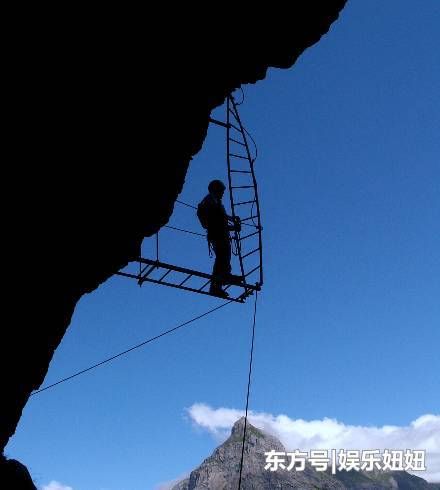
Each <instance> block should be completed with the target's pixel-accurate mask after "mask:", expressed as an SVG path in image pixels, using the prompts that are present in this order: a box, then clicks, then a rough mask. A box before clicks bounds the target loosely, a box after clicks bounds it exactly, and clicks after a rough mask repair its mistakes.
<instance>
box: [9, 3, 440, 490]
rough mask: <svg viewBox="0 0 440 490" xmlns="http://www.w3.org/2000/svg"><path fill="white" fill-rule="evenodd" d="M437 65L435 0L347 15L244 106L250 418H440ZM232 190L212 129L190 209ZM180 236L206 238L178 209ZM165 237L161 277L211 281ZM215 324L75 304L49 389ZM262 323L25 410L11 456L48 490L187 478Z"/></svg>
mask: <svg viewBox="0 0 440 490" xmlns="http://www.w3.org/2000/svg"><path fill="white" fill-rule="evenodd" d="M439 46H440V2H439V1H438V0H423V1H415V0H413V1H410V0H388V1H386V2H384V1H382V0H368V1H365V0H351V1H349V2H348V5H347V7H346V8H345V10H344V11H343V12H342V14H341V17H340V19H339V20H338V21H337V22H336V23H335V24H333V26H332V27H331V29H330V32H329V33H328V34H327V35H326V36H324V37H323V38H322V39H321V41H320V42H319V43H318V44H316V45H315V46H313V47H312V48H310V49H308V50H307V51H306V52H305V53H304V54H303V55H302V56H301V57H300V59H299V60H298V61H297V63H296V64H295V66H294V68H293V69H291V70H288V71H285V70H270V71H269V72H268V76H267V79H266V80H264V81H262V82H259V83H258V84H256V85H254V86H246V87H244V89H245V93H246V101H245V104H244V105H243V106H242V109H241V115H242V118H243V120H244V121H245V123H246V125H247V127H248V129H249V130H250V131H251V132H252V134H253V136H254V138H255V139H256V141H257V142H258V146H259V158H258V160H257V164H256V165H257V167H256V169H257V177H258V179H259V183H260V192H261V196H260V197H261V206H262V219H263V224H264V247H265V249H264V252H265V253H264V261H265V285H264V290H263V292H262V294H261V295H260V298H259V306H258V317H257V337H256V347H255V360H254V361H255V364H254V373H253V384H252V392H251V400H250V405H251V408H252V410H253V411H254V412H255V413H261V412H264V413H266V414H271V415H273V416H274V417H276V416H278V415H280V414H285V415H287V416H288V417H289V419H291V420H296V419H304V420H305V421H311V420H324V419H325V418H326V417H328V418H332V419H337V420H338V421H339V422H340V423H341V424H345V425H346V426H352V425H353V426H362V427H372V426H378V427H381V426H383V425H395V426H399V427H408V426H410V424H411V422H412V421H414V420H416V419H418V418H419V417H421V416H422V415H425V414H434V415H435V414H437V415H438V414H439V412H440V410H439V407H440V389H439V374H438V373H440V356H439V345H440V334H439V329H440V229H439V223H440V192H439V191H440V138H439V132H440V131H439V130H440V94H439V87H440V54H439V53H440V50H439ZM223 114H224V111H223V109H218V110H216V111H215V113H214V114H213V116H214V117H217V118H219V119H220V118H221V119H223V117H224V115H223ZM224 171H225V162H224V133H223V130H222V129H220V128H218V127H212V128H211V129H210V132H209V136H208V138H207V140H206V144H205V146H204V148H203V150H202V151H201V153H200V154H199V155H198V156H197V157H196V158H195V159H194V161H193V163H192V165H191V168H190V170H189V172H188V174H187V179H186V184H185V188H184V191H183V193H182V195H181V199H182V200H183V201H188V202H191V203H197V202H198V201H199V200H200V199H201V198H202V197H203V196H204V194H205V189H206V185H207V183H208V182H209V180H211V179H212V178H216V177H218V176H220V177H222V176H223V175H224ZM146 212H148V210H146ZM170 223H172V224H175V225H176V226H184V227H186V228H190V229H198V227H199V225H198V223H197V220H196V218H195V216H194V212H193V211H192V210H190V209H188V208H183V207H181V206H176V208H175V213H174V215H173V217H172V218H171V221H170ZM199 231H200V230H199ZM161 235H162V238H161V245H162V246H161V248H162V250H163V256H162V258H163V259H164V260H165V259H166V260H170V261H173V262H175V263H177V264H181V265H187V266H192V265H194V266H198V267H199V266H200V267H202V268H203V270H206V271H209V270H210V267H211V262H210V259H209V257H208V256H207V248H206V244H205V243H204V242H203V240H200V239H199V238H193V237H188V236H180V235H174V234H170V232H168V231H167V232H163V233H162V234H161ZM148 250H149V245H148V244H147V243H145V246H144V252H145V254H146V255H148ZM217 304H220V300H216V299H213V298H209V297H205V296H198V295H195V294H191V293H187V292H184V291H178V290H175V289H171V288H166V287H162V286H154V285H148V284H147V285H145V286H144V287H142V288H139V287H138V286H137V285H136V283H135V282H134V281H133V282H131V281H130V280H128V279H123V278H120V277H115V278H112V279H111V280H109V281H108V282H107V283H106V284H104V285H103V286H102V287H100V288H99V290H97V291H95V292H94V293H93V294H90V295H87V296H85V297H84V298H83V299H82V300H81V302H80V303H79V305H78V307H77V309H76V312H75V315H74V318H73V321H72V325H71V327H70V328H69V331H68V333H67V334H66V336H65V337H64V339H63V341H62V344H61V346H60V347H59V349H58V350H57V352H56V354H55V356H54V359H53V361H52V363H51V366H50V370H49V373H48V375H47V379H46V383H47V384H49V383H51V382H53V381H56V380H57V379H59V378H60V377H63V376H66V375H69V374H71V373H72V372H74V371H76V370H79V369H82V368H84V367H87V366H88V365H89V364H93V363H94V362H97V361H99V360H101V359H103V358H105V357H107V356H109V355H112V354H113V353H115V352H118V351H119V350H123V349H124V348H126V347H129V346H131V345H132V344H136V343H138V342H140V341H142V340H143V339H145V338H148V337H150V336H152V335H155V334H157V333H159V332H161V331H162V330H165V329H167V328H170V327H173V326H174V325H176V324H178V323H180V322H181V321H184V320H187V319H189V318H191V317H193V316H195V315H196V314H199V313H202V312H204V311H205V310H207V309H209V308H210V307H212V306H215V305H217ZM252 307H253V303H252V301H248V303H247V304H246V305H236V304H233V305H229V306H227V307H225V308H224V309H222V310H220V311H219V312H217V313H215V314H214V315H212V316H209V317H208V318H206V319H203V320H201V321H200V322H199V323H197V324H194V325H192V326H191V327H188V328H187V329H184V330H180V331H178V332H176V333H175V334H173V335H170V336H167V337H165V338H163V339H161V340H159V341H157V342H155V343H153V344H150V345H148V346H147V347H145V348H144V349H143V350H140V351H136V352H133V353H131V354H130V355H128V356H126V357H124V358H122V359H119V360H117V361H115V362H114V363H112V364H109V365H106V366H104V367H102V368H100V369H98V370H96V371H94V372H92V373H88V374H86V375H84V376H82V377H79V378H76V379H75V380H72V381H71V382H69V383H65V384H63V385H60V386H58V387H56V388H54V389H53V390H48V391H47V392H44V393H42V394H40V395H37V396H35V397H33V398H31V399H30V401H29V403H28V405H27V407H26V408H25V410H24V413H23V417H22V420H21V422H20V425H19V428H18V430H17V433H16V435H15V437H14V438H13V440H12V441H11V442H10V444H9V446H8V448H7V453H8V454H9V455H10V456H11V457H15V458H17V459H19V460H21V461H23V462H24V463H25V464H27V465H28V467H29V469H30V471H31V473H32V475H33V477H34V478H35V480H36V483H37V484H38V485H39V486H40V487H41V488H43V487H44V486H47V485H48V484H49V482H51V481H58V482H61V483H62V484H63V485H66V486H70V487H71V488H73V490H103V489H106V490H148V489H153V488H155V487H156V485H157V484H159V483H160V482H163V481H167V480H171V479H173V478H176V477H178V476H179V475H182V474H184V473H185V472H187V471H190V470H191V469H193V468H195V467H196V466H198V465H199V464H200V463H201V461H202V460H203V459H204V458H205V457H207V456H208V455H209V454H210V453H211V451H212V450H213V448H214V447H215V446H216V445H217V444H218V440H217V439H216V438H213V437H212V431H209V430H208V431H206V430H203V428H202V429H200V428H198V427H200V426H201V425H203V424H201V423H200V422H197V418H196V417H194V416H193V415H194V410H192V411H191V410H189V411H188V409H189V408H190V407H193V409H194V404H195V403H202V404H206V405H207V406H208V408H207V410H208V414H209V413H210V412H209V410H210V409H209V407H211V409H212V410H213V411H216V410H218V409H220V408H221V407H226V408H229V409H235V410H241V409H243V408H244V404H245V389H246V382H247V363H248V353H249V342H250V329H251V312H252ZM34 328H38V325H35V327H34ZM414 427H415V426H413V428H414ZM359 449H362V447H359ZM364 449H368V448H364ZM403 449H405V448H403ZM437 450H438V452H440V447H438V448H437ZM439 471H440V470H439ZM51 488H53V489H55V488H56V485H55V484H52V487H51Z"/></svg>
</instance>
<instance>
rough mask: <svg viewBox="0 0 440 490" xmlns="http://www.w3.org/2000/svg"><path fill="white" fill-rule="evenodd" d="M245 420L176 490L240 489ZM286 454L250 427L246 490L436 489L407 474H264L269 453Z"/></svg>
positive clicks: (244, 477)
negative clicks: (266, 455)
mask: <svg viewBox="0 0 440 490" xmlns="http://www.w3.org/2000/svg"><path fill="white" fill-rule="evenodd" d="M243 430H244V418H241V419H240V420H238V421H237V422H236V423H235V424H234V427H233V428H232V431H231V436H230V437H229V438H228V439H227V440H226V441H225V442H224V443H223V444H222V445H221V446H219V447H218V448H217V449H216V450H215V451H214V452H213V454H212V455H211V456H210V457H209V458H207V459H205V461H203V463H202V464H201V465H200V466H199V467H198V468H197V469H195V470H194V471H192V472H191V474H190V476H189V478H187V479H186V480H183V481H181V482H179V483H178V484H177V485H175V486H174V487H173V488H172V490H202V489H207V488H209V489H210V490H229V489H231V488H238V482H239V474H240V461H241V451H242V440H243ZM271 450H275V451H282V452H284V451H286V449H285V448H284V446H283V445H282V444H281V442H280V441H279V440H278V439H276V438H275V437H273V436H270V435H268V434H265V433H264V432H263V431H261V430H260V429H257V428H256V427H254V426H252V425H251V424H249V422H248V424H247V430H246V440H245V451H244V460H243V473H242V485H241V488H242V489H243V490H251V489H252V490H256V489H258V490H272V489H279V490H287V489H304V490H308V489H310V490H312V489H313V490H327V489H333V490H348V489H350V490H351V489H353V490H429V489H431V490H433V489H434V488H436V486H435V485H433V484H429V483H428V482H426V481H425V480H423V479H422V478H419V477H417V476H414V475H410V474H409V473H406V472H405V471H391V472H375V473H373V472H362V471H359V472H357V471H342V472H337V473H336V475H331V474H330V472H318V471H316V470H315V469H314V468H312V467H311V466H309V465H308V464H306V468H305V470H304V471H298V472H295V471H282V470H279V471H274V472H271V471H268V470H264V466H265V455H264V453H265V452H269V451H271Z"/></svg>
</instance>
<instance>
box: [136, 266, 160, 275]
mask: <svg viewBox="0 0 440 490" xmlns="http://www.w3.org/2000/svg"><path fill="white" fill-rule="evenodd" d="M156 267H157V265H150V266H148V265H146V266H145V267H144V268H143V269H142V271H141V273H140V276H141V277H142V278H143V277H147V276H148V275H150V274H151V273H152V272H153V271H154V269H155V268H156ZM147 269H148V270H147ZM145 271H147V272H145Z"/></svg>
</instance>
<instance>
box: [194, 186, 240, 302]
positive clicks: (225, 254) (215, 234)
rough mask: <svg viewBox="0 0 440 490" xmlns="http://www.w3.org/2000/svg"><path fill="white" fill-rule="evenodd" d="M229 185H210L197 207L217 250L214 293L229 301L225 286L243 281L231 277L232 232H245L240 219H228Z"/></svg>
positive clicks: (213, 273) (200, 219)
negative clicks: (207, 192)
mask: <svg viewBox="0 0 440 490" xmlns="http://www.w3.org/2000/svg"><path fill="white" fill-rule="evenodd" d="M225 189H226V187H225V184H223V182H222V181H221V180H213V181H212V182H210V183H209V185H208V191H209V194H207V195H206V196H205V197H204V198H203V200H202V201H201V202H200V203H199V205H198V207H197V216H198V218H199V221H200V223H201V225H202V226H203V228H205V229H206V230H207V232H208V234H207V236H208V244H209V248H210V250H211V248H212V250H214V254H215V262H214V267H213V269H212V281H211V287H210V290H209V292H210V294H213V295H215V296H220V297H221V298H227V297H228V296H229V295H228V293H227V292H226V291H224V290H223V289H222V286H223V284H225V283H233V284H237V283H239V282H240V281H241V278H240V277H238V276H234V275H232V274H231V242H230V237H229V232H230V231H237V232H239V231H240V230H241V224H240V219H239V218H238V217H235V218H233V217H231V216H228V215H227V213H226V210H225V208H224V206H223V204H222V198H223V194H224V193H225Z"/></svg>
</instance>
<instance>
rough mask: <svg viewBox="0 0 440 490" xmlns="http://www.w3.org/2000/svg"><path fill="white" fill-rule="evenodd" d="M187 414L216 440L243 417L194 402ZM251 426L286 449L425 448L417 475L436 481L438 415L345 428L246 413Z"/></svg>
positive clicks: (327, 422)
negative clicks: (400, 423)
mask: <svg viewBox="0 0 440 490" xmlns="http://www.w3.org/2000/svg"><path fill="white" fill-rule="evenodd" d="M188 414H189V416H190V418H191V420H192V421H193V423H194V424H195V425H196V426H197V427H201V428H203V429H205V430H207V431H208V432H210V433H211V434H212V435H213V436H214V437H215V438H216V439H217V440H219V439H220V440H221V439H225V438H226V437H228V436H229V433H230V430H231V427H232V425H233V424H234V422H235V421H236V420H237V419H238V418H240V417H242V416H243V415H244V412H243V411H242V410H235V409H231V408H217V409H213V408H211V407H210V406H208V405H205V404H203V403H195V404H194V405H192V406H191V407H190V408H189V409H188ZM249 421H250V422H251V424H253V425H255V426H256V427H259V428H260V429H262V430H264V431H266V432H267V433H269V434H272V435H274V436H276V437H278V439H280V440H281V442H282V443H283V444H284V446H285V447H286V448H287V449H291V450H293V449H301V450H303V451H308V450H310V449H381V450H383V449H425V450H426V454H427V456H426V459H427V464H426V466H427V471H426V472H417V473H414V474H417V476H420V477H422V478H425V479H426V480H428V481H440V415H430V414H428V415H422V416H421V417H419V418H417V419H416V420H414V421H413V422H411V423H410V424H409V425H407V426H394V425H384V426H382V427H374V426H355V425H346V424H344V423H342V422H339V421H338V420H336V419H329V418H324V419H322V420H302V419H291V418H290V417H288V416H287V415H272V414H269V413H264V412H261V413H256V412H250V415H249Z"/></svg>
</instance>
